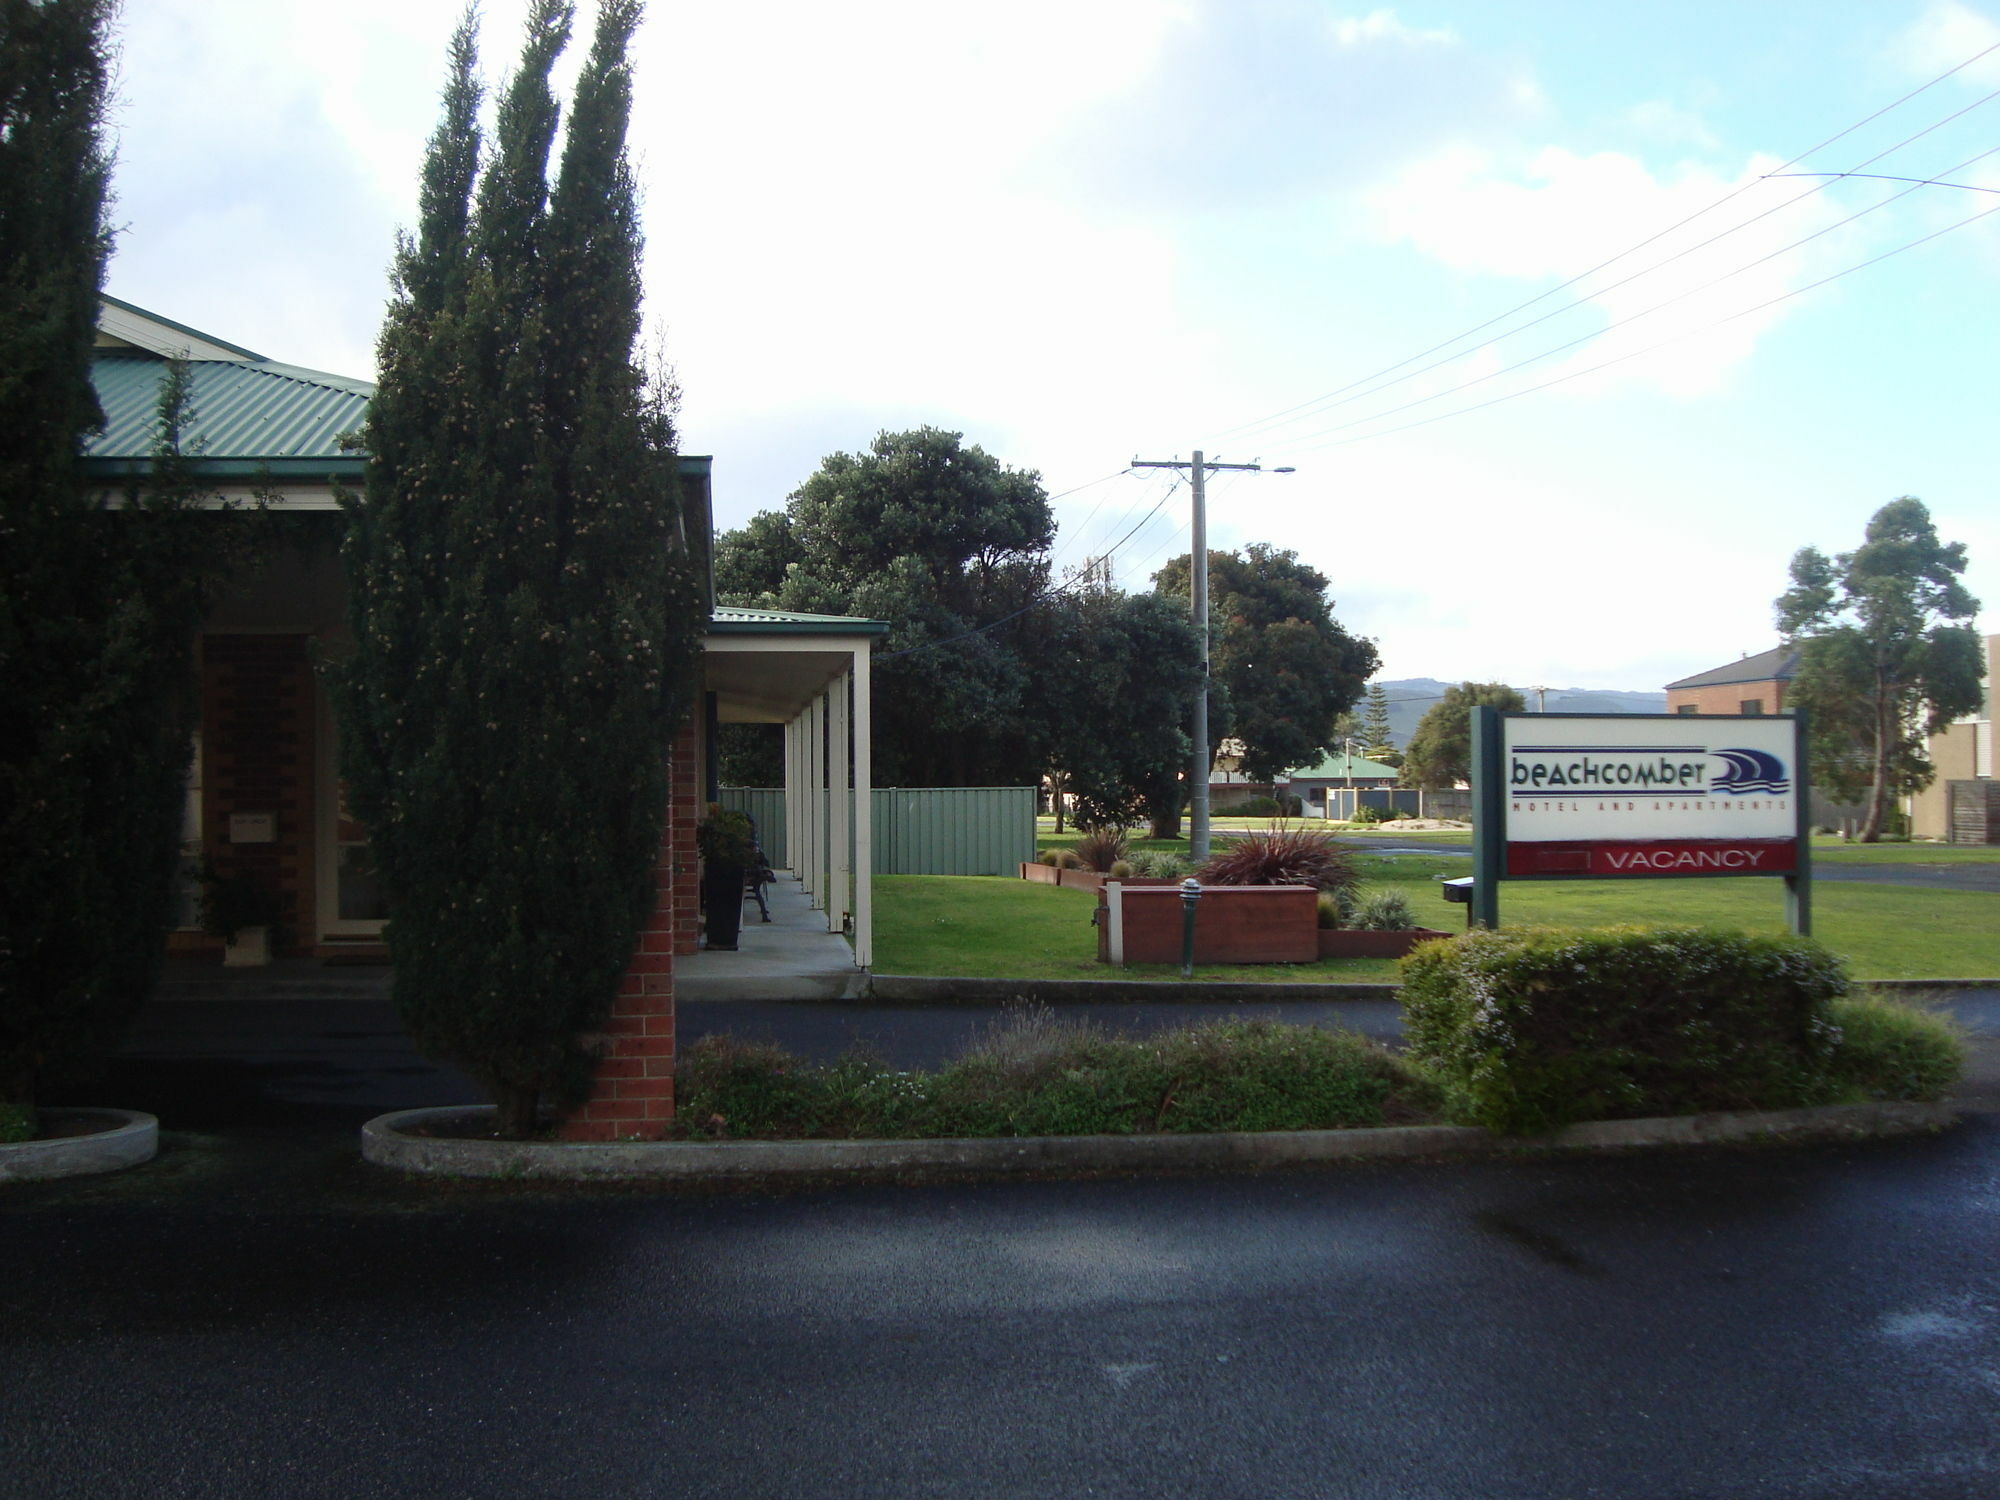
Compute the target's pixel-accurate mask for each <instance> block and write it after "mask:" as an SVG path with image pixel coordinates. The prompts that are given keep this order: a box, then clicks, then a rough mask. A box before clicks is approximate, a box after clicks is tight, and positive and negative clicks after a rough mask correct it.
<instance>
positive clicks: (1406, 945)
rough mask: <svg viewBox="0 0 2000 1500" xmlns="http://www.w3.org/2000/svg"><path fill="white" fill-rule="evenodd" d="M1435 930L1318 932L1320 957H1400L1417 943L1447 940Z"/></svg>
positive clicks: (1342, 929) (1325, 929) (1334, 929)
mask: <svg viewBox="0 0 2000 1500" xmlns="http://www.w3.org/2000/svg"><path fill="white" fill-rule="evenodd" d="M1450 936H1451V934H1450V933H1448V932H1441V931H1439V930H1438V929H1437V928H1435V927H1412V928H1409V929H1407V930H1406V931H1403V932H1367V931H1363V930H1362V929H1360V928H1358V927H1322V928H1320V929H1319V956H1320V957H1321V958H1402V957H1403V956H1404V955H1406V954H1407V953H1408V952H1409V951H1410V950H1411V949H1412V948H1414V947H1416V946H1417V944H1419V943H1429V942H1434V941H1436V940H1437V939H1438V938H1449V937H1450Z"/></svg>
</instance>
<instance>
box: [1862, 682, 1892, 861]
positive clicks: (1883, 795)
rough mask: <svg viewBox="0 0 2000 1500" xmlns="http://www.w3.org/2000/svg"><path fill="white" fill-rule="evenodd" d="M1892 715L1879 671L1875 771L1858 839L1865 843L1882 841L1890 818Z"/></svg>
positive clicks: (1870, 782) (1876, 704)
mask: <svg viewBox="0 0 2000 1500" xmlns="http://www.w3.org/2000/svg"><path fill="white" fill-rule="evenodd" d="M1890 712H1891V708H1890V702H1889V694H1888V692H1887V691H1886V690H1885V688H1884V686H1883V683H1882V677H1881V673H1880V672H1879V671H1878V672H1877V673H1876V677H1875V768H1874V775H1873V777H1872V779H1871V780H1870V781H1869V783H1868V817H1867V819H1866V820H1865V821H1864V822H1863V823H1862V825H1861V835H1860V840H1859V841H1860V842H1861V843H1864V844H1874V843H1879V842H1880V841H1881V838H1882V825H1883V823H1884V822H1885V821H1886V820H1887V818H1888V811H1889V749H1890V746H1889V716H1890Z"/></svg>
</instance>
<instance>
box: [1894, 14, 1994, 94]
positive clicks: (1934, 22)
mask: <svg viewBox="0 0 2000 1500" xmlns="http://www.w3.org/2000/svg"><path fill="white" fill-rule="evenodd" d="M1996 45H2000V21H1996V20H1995V19H1994V18H1993V17H1992V16H1989V15H1987V14H1985V13H1984V12H1982V11H1979V10H1975V9H1974V8H1973V7H1972V6H1970V5H1965V4H1962V3H1960V0H1935V3H1933V4H1932V5H1931V6H1930V7H1929V8H1928V9H1926V10H1925V11H1924V13H1923V15H1921V16H1920V17H1918V18H1917V20H1916V21H1914V22H1913V23H1911V25H1910V26H1909V27H1908V28H1906V29H1905V30H1904V31H1903V32H1902V34H1901V35H1900V36H1898V37H1897V38H1896V40H1895V43H1894V45H1893V48H1892V52H1893V55H1894V56H1895V57H1896V58H1897V60H1898V61H1899V62H1900V63H1901V64H1902V66H1903V68H1904V69H1905V71H1907V72H1908V73H1910V74H1911V75H1912V76H1914V77H1920V78H1935V77H1936V76H1937V75H1938V74H1940V73H1942V72H1944V70H1945V69H1947V68H1955V67H1957V66H1958V65H1959V64H1960V63H1962V62H1964V61H1965V60H1966V59H1967V58H1969V57H1972V56H1975V55H1976V54H1978V53H1981V52H1986V53H1987V55H1986V56H1985V57H1982V58H1980V59H1979V61H1978V62H1975V63H1973V64H1972V66H1970V67H1969V68H1967V69H1965V71H1964V72H1962V73H1960V74H1958V79H1959V81H1960V82H1963V83H1966V84H1976V85H1980V86H1982V87H1986V88H1992V87H1994V86H1996V85H2000V52H1988V51H1987V49H1989V48H1991V47H1994V46H1996Z"/></svg>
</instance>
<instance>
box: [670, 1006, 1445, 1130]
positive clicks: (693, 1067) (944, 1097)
mask: <svg viewBox="0 0 2000 1500" xmlns="http://www.w3.org/2000/svg"><path fill="white" fill-rule="evenodd" d="M678 1093H679V1099H680V1110H679V1119H678V1125H677V1128H678V1129H679V1131H680V1132H681V1133H682V1134H684V1135H693V1136H698V1137H705V1138H710V1139H725V1138H726V1139H742V1138H746V1137H760V1138H767V1139H770V1138H777V1139H786V1138H792V1139H797V1138H813V1137H819V1138H832V1137H848V1138H925V1137H953V1136H1028V1135H1130V1134H1138V1133H1153V1132H1168V1133H1192V1132H1205V1131H1219V1130H1328V1129H1339V1128H1343V1127H1350V1126H1368V1125H1380V1124H1382V1123H1384V1122H1385V1120H1390V1119H1396V1120H1403V1119H1409V1118H1414V1117H1421V1116H1425V1115H1426V1114H1427V1112H1428V1111H1429V1110H1430V1108H1431V1107H1432V1106H1433V1105H1434V1103H1435V1094H1436V1090H1435V1087H1434V1086H1433V1085H1432V1084H1431V1083H1430V1082H1429V1081H1428V1080H1427V1079H1425V1078H1423V1077H1422V1076H1421V1075H1419V1074H1417V1073H1416V1072H1415V1071H1414V1070H1412V1069H1411V1068H1409V1067H1408V1066H1407V1065H1406V1064H1404V1063H1403V1062H1401V1061H1400V1060H1399V1059H1398V1058H1396V1057H1395V1056H1394V1055H1393V1054H1392V1053H1390V1052H1388V1051H1387V1050H1386V1049H1384V1048H1383V1047H1381V1046H1379V1045H1377V1044H1376V1043H1374V1042H1371V1041H1369V1040H1368V1039H1367V1038H1365V1037H1362V1036H1359V1035H1357V1034H1355V1033H1353V1032H1346V1031H1333V1030H1325V1029H1321V1028H1319V1027H1312V1026H1286V1025H1280V1024H1277V1023H1274V1022H1269V1021H1227V1022H1216V1023H1210V1024H1206V1025H1199V1026H1189V1027H1182V1028H1179V1029H1176V1030H1172V1031H1166V1032H1161V1033H1159V1034H1156V1035H1154V1036H1151V1037H1146V1038H1143V1039H1127V1038H1123V1037H1114V1036H1109V1035H1106V1034H1105V1033H1104V1032H1102V1031H1100V1030H1099V1029H1098V1028H1096V1027H1095V1026H1092V1025H1089V1024H1087V1023H1079V1022H1076V1021H1072V1020H1068V1019H1063V1018H1059V1017H1057V1016H1055V1015H1053V1014H1052V1013H1050V1012H1047V1011H1046V1010H1044V1011H1039V1012H1028V1013H1026V1014H1025V1015H1021V1016H1017V1017H1014V1018H1010V1019H1009V1020H1008V1021H1006V1022H1004V1023H1002V1024H1000V1025H998V1026H996V1027H994V1028H992V1029H991V1030H989V1032H988V1033H987V1034H986V1035H985V1036H984V1037H983V1038H981V1039H980V1040H979V1041H977V1042H976V1043H975V1044H974V1045H973V1046H972V1047H971V1048H969V1049H968V1050H967V1051H966V1053H965V1054H964V1055H963V1056H961V1057H960V1058H959V1059H957V1060H956V1061H955V1062H952V1063H950V1064H949V1065H947V1066H946V1067H944V1068H942V1069H940V1070H938V1071H936V1072H928V1073H927V1072H900V1071H896V1070H894V1069H891V1068H889V1067H887V1066H886V1065H884V1064H883V1063H881V1062H880V1061H879V1060H877V1059H874V1058H871V1057H869V1056H867V1055H865V1054H850V1055H848V1056H847V1057H844V1058H842V1059H840V1060H839V1061H837V1062H835V1063H832V1064H828V1065H824V1066H821V1065H817V1064H812V1063H807V1062H803V1061H801V1060H800V1059H798V1058H796V1057H793V1056H791V1055H790V1054H788V1053H786V1052H785V1051H784V1050H783V1049H782V1048H779V1047H775V1046H772V1045H770V1044H768V1043H759V1042H743V1041H738V1040H736V1039H735V1038H732V1037H727V1036H719V1037H706V1038H703V1039H702V1040H701V1041H700V1042H697V1043H696V1044H695V1045H694V1046H692V1047H690V1048H688V1049H687V1051H686V1052H685V1053H684V1054H683V1056H682V1060H681V1064H680V1067H679V1070H678Z"/></svg>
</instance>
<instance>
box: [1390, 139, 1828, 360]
mask: <svg viewBox="0 0 2000 1500" xmlns="http://www.w3.org/2000/svg"><path fill="white" fill-rule="evenodd" d="M1775 165H1776V163H1775V162H1773V161H1770V160H1768V159H1766V158H1762V157H1757V158H1753V159H1752V160H1751V161H1750V162H1749V163H1747V164H1746V165H1745V166H1744V168H1743V169H1742V170H1741V171H1739V172H1737V173H1735V174H1734V175H1733V176H1723V175H1721V174H1718V173H1716V172H1714V171H1711V170H1710V169H1708V168H1705V167H1700V166H1696V165H1693V164H1683V165H1682V166H1680V167H1679V168H1677V169H1676V170H1674V171H1672V172H1670V173H1662V174H1656V173H1655V172H1654V171H1653V170H1651V169H1650V168H1648V167H1647V166H1646V165H1645V164H1644V163H1643V162H1641V161H1640V160H1639V159H1638V158H1636V157H1633V156H1629V155H1625V154H1622V153H1618V152H1594V153H1591V154H1589V155H1579V154H1577V153H1575V152H1571V151H1568V150H1566V149H1563V148H1561V147H1547V148H1544V149H1542V150H1540V151H1537V152H1535V153H1533V154H1532V155H1530V156H1527V157H1526V158H1525V159H1519V160H1515V159H1501V158H1499V157H1498V156H1496V155H1495V154H1494V153H1492V152H1489V151H1484V150H1478V149H1473V148H1467V147H1459V148H1454V149H1451V150H1447V151H1444V152H1441V153H1439V154H1438V155H1436V156H1434V157H1431V158H1430V159H1428V160H1426V161H1423V162H1420V163H1418V164H1416V165H1415V166H1414V167H1412V168H1411V169H1410V170H1409V171H1407V172H1405V173H1404V174H1403V175H1402V176H1401V177H1400V178H1399V179H1398V180H1397V181H1395V182H1394V183H1392V184H1390V185H1388V186H1386V187H1384V188H1382V189H1381V190H1379V191H1377V192H1376V193H1374V194H1372V195H1370V197H1369V200H1368V201H1369V208H1370V211H1371V214H1372V218H1373V225H1374V229H1375V232H1376V233H1377V235H1379V236H1380V238H1381V239H1383V240H1384V241H1386V242H1389V243H1406V244H1409V245H1411V246H1413V247H1414V248H1416V249H1417V250H1419V251H1421V252H1422V253H1424V254H1425V255H1427V256H1430V257H1432V258H1433V259H1434V260H1436V261H1438V262H1440V263H1441V264H1443V265H1445V266H1448V267H1450V268H1451V269H1453V270H1455V271H1459V272H1463V273H1470V274H1478V275H1488V276H1499V277H1506V278H1510V279H1514V280H1521V281H1529V282H1546V283H1550V284H1559V283H1561V282H1562V281H1564V280H1567V279H1568V278H1569V277H1572V276H1575V275H1577V274H1578V273H1580V272H1585V271H1587V270H1588V269H1589V268H1590V267H1593V266H1596V265H1599V264H1600V263H1602V262H1604V261H1606V260H1608V259H1611V258H1612V257H1614V256H1619V255H1620V252H1623V251H1625V250H1627V249H1628V248H1629V247H1633V246H1637V245H1640V244H1641V243H1642V242H1644V241H1646V240H1648V239H1652V238H1653V237H1654V236H1660V237H1659V238H1657V239H1655V240H1654V242H1653V243H1651V244H1648V245H1645V247H1644V248H1643V249H1640V250H1638V251H1637V252H1636V253H1634V254H1632V255H1631V256H1629V257H1626V258H1621V259H1619V260H1618V261H1617V262H1616V264H1614V265H1612V266H1610V267H1608V268H1607V269H1605V270H1603V271H1601V272H1597V273H1596V274H1594V275H1591V276H1590V277H1589V278H1588V279H1587V280H1586V281H1585V282H1583V283H1582V284H1581V285H1579V286H1578V287H1576V288H1575V289H1573V290H1566V291H1562V292H1558V293H1557V294H1556V295H1555V296H1554V297H1552V298H1550V299H1549V301H1548V302H1547V303H1546V304H1544V305H1542V306H1540V307H1538V308H1536V309H1534V310H1533V312H1532V313H1529V314H1524V317H1527V316H1537V317H1538V316H1541V315H1542V314H1544V313H1548V312H1553V311H1555V310H1557V309H1560V308H1562V307H1563V306H1564V305H1565V304H1566V303H1569V302H1572V301H1576V300H1577V299H1579V298H1580V299H1583V304H1584V305H1583V306H1580V307H1579V308H1577V309H1576V311H1574V312H1571V313H1568V314H1565V315H1563V316H1559V317H1556V318H1552V319H1550V320H1549V321H1547V322H1545V323H1543V324H1541V325H1540V326H1539V327H1537V328H1535V329H1534V330H1533V331H1532V332H1530V333H1527V334H1523V335H1522V336H1521V337H1520V338H1519V339H1518V340H1515V341H1512V342H1509V343H1508V344H1506V345H1505V346H1504V352H1505V356H1506V358H1505V359H1504V361H1503V362H1504V363H1505V364H1513V363H1514V362H1515V361H1516V360H1523V359H1527V358H1529V357H1530V356H1533V355H1535V354H1538V353H1541V352H1542V351H1544V350H1550V349H1554V348H1556V347H1557V346H1559V345H1562V344H1565V343H1567V342H1568V341H1569V340H1571V339H1574V338H1577V337H1579V336H1581V335H1585V334H1589V333H1591V332H1592V331H1593V330H1594V329H1598V328H1608V329H1609V330H1610V331H1608V332H1606V333H1605V334H1604V335H1603V336H1602V337H1597V338H1592V339H1590V340H1589V341H1588V342H1587V343H1583V344H1580V345H1578V346H1577V347H1576V348H1575V349H1574V350H1573V351H1569V352H1565V353H1562V354H1559V355H1556V356H1555V357H1554V358H1551V359H1549V360H1546V361H1542V362H1537V363H1535V364H1533V365H1531V366H1529V367H1528V369H1526V370H1523V371H1522V372H1521V373H1520V376H1519V377H1518V380H1519V383H1522V384H1536V383H1539V382H1541V381H1544V380H1548V379H1551V378H1554V377H1556V376H1563V375H1578V374H1581V373H1582V372H1584V371H1587V370H1590V369H1592V368H1594V367H1596V366H1599V365H1602V364H1604V363H1605V362H1607V361H1609V360H1612V359H1616V358H1619V357H1621V356H1624V355H1629V354H1634V353H1636V352H1637V351H1640V350H1644V349H1648V348H1650V347H1651V346H1654V345H1660V344H1666V345H1667V347H1666V348H1663V349H1660V350H1659V351H1658V352H1657V353H1653V354H1648V355H1646V356H1645V357H1644V358H1635V359H1632V360H1631V361H1630V362H1629V363H1626V364H1623V365H1620V366H1618V367H1617V370H1616V372H1615V373H1613V372H1610V371H1607V372H1606V373H1605V374H1604V375H1603V376H1602V377H1590V379H1591V381H1592V384H1591V385H1590V386H1589V387H1588V388H1592V389H1602V388H1605V386H1606V384H1623V383H1631V382H1640V383H1645V384H1649V385H1652V386H1655V387H1657V388H1659V389H1662V390H1664V391H1667V392H1668V393H1669V394H1672V395H1676V396H1682V397H1688V396H1698V395H1704V394H1707V393H1709V392H1712V391H1714V390H1716V389H1718V388H1719V387H1720V386H1721V385H1722V384H1723V383H1724V381H1725V380H1726V379H1727V377H1728V375H1729V373H1730V372H1731V370H1732V369H1734V368H1735V367H1736V366H1737V365H1739V364H1741V363H1742V361H1743V360H1745V359H1747V358H1748V357H1749V356H1750V354H1751V353H1752V352H1753V351H1754V350H1755V348H1756V345H1757V341H1758V339H1759V338H1760V337H1761V336H1762V335H1763V334H1764V333H1765V332H1766V331H1768V330H1769V329H1770V328H1772V327H1773V326H1774V325H1775V324H1776V323H1777V322H1778V321H1779V320H1780V319H1782V318H1783V317H1784V316H1785V315H1786V313H1787V312H1789V311H1790V310H1791V307H1792V306H1793V305H1795V304H1780V305H1778V306H1773V307H1766V308H1763V309H1762V310H1761V311H1748V310H1749V309H1754V308H1758V307H1759V306H1760V304H1764V303H1767V302H1770V301H1771V300H1772V299H1774V298H1778V297H1782V296H1784V295H1785V294H1786V293H1789V292H1791V291H1793V290H1796V289H1797V288H1799V287H1801V286H1803V285H1804V284H1805V283H1806V282H1807V281H1809V280H1811V279H1813V278H1814V276H1815V275H1818V274H1824V272H1825V270H1826V269H1828V268H1830V267H1831V266H1832V265H1833V264H1834V263H1835V262H1836V261H1840V262H1842V263H1845V260H1846V259H1848V258H1859V256H1860V253H1861V248H1860V247H1865V244H1866V243H1867V241H1866V232H1865V230H1861V229H1859V228H1858V227H1857V229H1856V230H1851V231H1846V232H1843V233H1842V234H1838V235H1830V236H1828V238H1827V240H1824V241H1820V242H1816V243H1814V244H1810V245H1802V246H1800V247H1799V248H1796V249H1791V248H1787V247H1788V246H1791V245H1793V244H1794V243H1795V242H1798V241H1801V240H1804V239H1805V238H1806V237H1807V236H1809V235H1811V234H1813V233H1814V232H1815V231H1818V230H1822V229H1825V228H1826V227H1827V226H1829V225H1831V224H1833V223H1834V222H1835V221H1836V220H1837V219H1838V218H1840V217H1841V213H1840V211H1839V208H1838V205H1837V203H1836V200H1835V198H1834V196H1833V194H1832V193H1830V192H1825V191H1819V192H1816V191H1814V189H1813V188H1812V187H1811V186H1810V185H1808V184H1805V183H1802V182H1789V181H1788V182H1775V181H1774V182H1771V183H1767V184H1761V185H1760V184H1759V183H1758V179H1759V178H1760V177H1761V175H1762V174H1763V173H1765V172H1767V171H1769V170H1771V169H1772V168H1773V167H1774V166H1775ZM1746 186H1748V187H1749V188H1750V191H1748V192H1745V193H1743V195H1742V196H1741V197H1739V198H1736V199H1734V200H1733V201H1731V202H1729V203H1727V204H1725V205H1723V206H1722V207H1720V208H1718V209H1715V210H1714V211H1713V212H1705V210H1708V209H1709V208H1710V206H1711V205H1714V204H1716V203H1717V202H1718V200H1721V199H1722V198H1724V197H1725V196H1726V195H1728V194H1730V193H1731V192H1733V191H1735V190H1737V189H1740V188H1743V187H1746ZM1787 202H1792V203H1793V204H1794V206H1792V207H1789V208H1780V209H1779V211H1778V212H1775V213H1772V214H1770V216H1769V217H1762V218H1760V217H1759V216H1760V215H1763V214H1764V213H1765V211H1766V210H1769V209H1772V208H1774V207H1777V206H1778V205H1781V204H1785V203H1787ZM1683 220H1691V222H1688V223H1686V224H1685V225H1684V226H1683V227H1679V228H1670V226H1675V225H1679V224H1681V221H1683ZM1663 230H1665V231H1668V232H1667V233H1665V234H1664V235H1662V231H1663ZM1725 231H1733V232H1728V233H1726V234H1725ZM1718 236H1721V237H1720V238H1717V237H1718ZM1711 239H1714V240H1715V243H1713V244H1706V243H1705V242H1706V241H1709V240H1711ZM1641 272H1643V273H1644V274H1643V275H1636V276H1635V273H1641ZM1627 278H1632V279H1631V282H1630V284H1629V285H1620V284H1619V283H1620V282H1623V281H1625V280H1626V279H1627ZM1711 283H1713V284H1712V285H1711ZM1655 309H1657V310H1655ZM1739 314H1742V315H1741V316H1738V315H1739ZM1724 320H1731V321H1727V322H1725V321H1724ZM1519 321H1520V320H1515V322H1516V323H1518V322H1519ZM1611 325H1623V326H1617V327H1612V326H1611ZM1716 325H1720V326H1716ZM1510 326H1511V325H1510ZM1670 341H1671V342H1670ZM1446 373H1452V372H1446ZM1464 378H1466V377H1465V376H1463V375H1462V374H1457V373H1452V383H1456V381H1458V380H1460V379H1464ZM1506 388H1507V387H1506V386H1505V385H1504V384H1498V383H1496V385H1495V386H1493V387H1488V388H1486V389H1485V390H1484V391H1483V393H1482V394H1483V396H1486V395H1494V394H1499V393H1500V392H1501V391H1502V390H1504V389H1506ZM1469 399H1474V398H1469Z"/></svg>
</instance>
